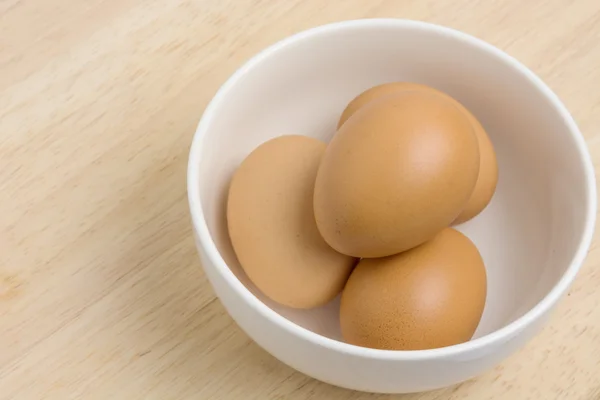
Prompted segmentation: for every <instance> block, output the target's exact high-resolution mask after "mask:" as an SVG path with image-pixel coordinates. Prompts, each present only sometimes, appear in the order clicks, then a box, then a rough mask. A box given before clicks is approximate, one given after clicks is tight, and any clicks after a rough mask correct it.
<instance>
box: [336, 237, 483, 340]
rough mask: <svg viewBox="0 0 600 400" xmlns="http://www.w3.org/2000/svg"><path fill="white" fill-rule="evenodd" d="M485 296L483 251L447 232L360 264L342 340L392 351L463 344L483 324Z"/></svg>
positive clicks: (343, 312)
mask: <svg viewBox="0 0 600 400" xmlns="http://www.w3.org/2000/svg"><path fill="white" fill-rule="evenodd" d="M486 291H487V282H486V272H485V266H484V265H483V260H482V259H481V256H480V254H479V251H478V250H477V248H476V247H475V245H474V244H473V243H472V242H471V241H470V240H469V239H468V238H467V237H466V236H464V235H463V234H462V233H460V232H458V231H456V230H454V229H452V228H447V229H444V230H443V231H442V232H440V233H439V234H438V235H437V236H436V237H435V238H434V239H432V240H430V241H428V242H426V243H424V244H422V245H421V246H418V247H415V248H414V249H411V250H408V251H406V252H404V253H400V254H397V255H394V256H390V257H384V258H375V259H363V260H361V261H360V262H359V263H358V265H357V266H356V268H355V269H354V272H353V273H352V275H350V279H349V280H348V283H347V284H346V287H345V289H344V291H343V293H342V301H341V308H340V323H341V328H342V336H343V338H344V340H345V341H346V342H348V343H350V344H354V345H358V346H363V347H371V348H375V349H388V350H424V349H434V348H438V347H445V346H451V345H455V344H459V343H463V342H466V341H468V340H470V339H471V337H472V336H473V333H474V332H475V329H476V328H477V325H478V324H479V321H480V319H481V315H482V313H483V308H484V305H485V298H486Z"/></svg>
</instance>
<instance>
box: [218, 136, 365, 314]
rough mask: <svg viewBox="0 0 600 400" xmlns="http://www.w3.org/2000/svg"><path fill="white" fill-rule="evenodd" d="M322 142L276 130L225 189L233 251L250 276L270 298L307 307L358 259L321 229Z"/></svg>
mask: <svg viewBox="0 0 600 400" xmlns="http://www.w3.org/2000/svg"><path fill="white" fill-rule="evenodd" d="M325 147H326V145H325V143H323V142H321V141H319V140H317V139H313V138H308V137H304V136H297V135H290V136H281V137H279V138H276V139H272V140H270V141H268V142H265V143H263V144H262V145H260V146H259V147H257V148H256V149H255V150H254V151H253V152H252V153H251V154H250V155H249V156H248V157H247V158H246V159H245V160H244V161H243V162H242V164H241V165H240V166H239V168H238V169H237V171H236V172H235V174H234V176H233V179H232V181H231V185H230V188H229V196H228V200H227V224H228V229H229V236H230V238H231V242H232V244H233V248H234V250H235V253H236V255H237V257H238V259H239V261H240V264H241V265H242V267H243V269H244V271H245V272H246V274H247V275H248V277H249V278H250V280H251V281H252V282H253V283H254V284H255V285H256V286H257V287H258V288H259V289H260V290H261V291H262V292H263V293H264V294H265V295H267V296H268V297H269V298H271V299H272V300H274V301H276V302H278V303H281V304H283V305H286V306H289V307H294V308H312V307H317V306H320V305H323V304H325V303H327V302H328V301H330V300H331V299H333V298H334V297H335V296H336V295H337V294H338V293H339V292H340V291H341V290H342V288H343V287H344V284H345V283H346V280H347V278H348V276H349V274H350V272H351V270H352V268H353V266H354V265H355V263H356V262H355V260H354V259H353V258H351V257H348V256H346V255H343V254H340V253H338V252H336V251H335V250H333V249H332V248H331V247H329V246H328V245H327V244H326V243H325V241H323V239H322V238H321V236H320V235H319V232H318V231H317V227H316V224H315V219H314V212H313V202H312V198H313V188H314V182H315V176H316V174H317V168H318V167H319V163H320V161H321V158H322V156H323V152H324V151H325Z"/></svg>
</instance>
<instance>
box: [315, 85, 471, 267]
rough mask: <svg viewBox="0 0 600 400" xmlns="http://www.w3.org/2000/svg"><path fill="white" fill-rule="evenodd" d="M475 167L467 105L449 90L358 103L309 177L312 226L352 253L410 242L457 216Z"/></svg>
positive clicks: (386, 250) (376, 253) (378, 252)
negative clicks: (313, 176)
mask: <svg viewBox="0 0 600 400" xmlns="http://www.w3.org/2000/svg"><path fill="white" fill-rule="evenodd" d="M478 172H479V147H478V143H477V138H476V137H475V134H474V133H473V128H472V126H471V123H470V121H469V119H468V118H467V116H466V115H465V113H464V112H462V110H460V109H459V108H457V107H456V106H455V103H454V102H452V101H450V100H449V99H448V97H447V96H442V95H439V94H437V93H434V92H431V91H423V90H412V91H399V92H398V93H396V94H394V95H393V96H386V97H384V98H381V99H376V100H374V101H372V102H369V103H368V104H366V105H365V106H363V107H361V108H360V109H359V110H358V111H356V112H355V113H354V114H353V115H352V116H351V117H350V118H349V119H348V120H347V121H346V122H345V123H344V124H343V125H342V126H341V127H340V129H339V130H338V132H337V133H336V135H335V136H334V137H333V139H332V141H331V143H330V144H329V146H328V147H327V150H326V152H325V155H324V157H323V161H322V163H321V166H320V167H319V171H318V174H317V179H316V182H315V194H314V210H315V217H316V221H317V227H318V228H319V231H320V233H321V235H322V236H323V238H324V239H325V241H326V242H327V243H328V244H329V245H330V246H331V247H333V248H334V249H336V250H337V251H339V252H340V253H344V254H348V255H351V256H354V257H384V256H389V255H392V254H396V253H399V252H402V251H405V250H408V249H410V248H412V247H415V246H417V245H419V244H421V243H423V242H425V241H426V240H429V239H431V238H433V236H435V235H436V234H437V233H438V232H440V231H441V230H442V229H444V228H445V227H447V226H448V225H450V224H451V223H452V221H454V220H455V219H456V217H457V216H458V215H459V213H460V212H461V211H462V210H463V209H464V207H465V205H466V203H467V200H468V199H469V197H470V196H471V193H472V192H473V188H474V186H475V182H476V180H477V175H478Z"/></svg>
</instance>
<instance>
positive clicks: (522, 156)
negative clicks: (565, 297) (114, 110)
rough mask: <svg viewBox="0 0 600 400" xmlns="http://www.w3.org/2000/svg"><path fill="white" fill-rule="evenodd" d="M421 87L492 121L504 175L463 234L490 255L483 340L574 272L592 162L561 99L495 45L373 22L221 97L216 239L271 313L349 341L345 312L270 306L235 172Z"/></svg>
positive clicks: (292, 44)
mask: <svg viewBox="0 0 600 400" xmlns="http://www.w3.org/2000/svg"><path fill="white" fill-rule="evenodd" d="M392 81H413V82H418V83H424V84H427V85H431V86H433V87H436V88H438V89H440V90H443V91H445V92H447V93H448V94H450V95H452V96H454V97H455V98H456V99H457V100H459V101H460V102H462V103H463V104H464V105H465V106H466V107H467V108H468V109H470V110H471V112H473V114H474V115H475V116H476V117H477V118H478V119H479V120H480V121H481V123H482V124H483V126H484V127H485V129H486V130H487V132H488V134H489V135H490V137H491V140H492V142H493V143H494V146H495V149H496V152H497V156H498V162H499V169H500V178H499V183H498V188H497V191H496V194H495V196H494V198H493V200H492V202H491V204H490V205H489V206H488V207H487V208H486V210H485V211H484V212H483V213H482V214H480V215H479V216H477V217H476V218H475V219H473V220H471V221H469V222H467V223H465V224H463V225H461V226H459V227H458V228H459V229H460V230H461V231H462V232H464V233H465V234H466V235H467V236H469V237H470V238H471V239H472V240H473V242H474V243H475V244H476V245H477V247H478V248H479V250H480V252H481V254H482V256H483V258H484V261H485V265H486V268H487V273H488V297H487V302H486V307H485V311H484V315H483V318H482V321H481V323H480V326H479V328H478V330H477V332H476V333H475V337H478V336H482V335H485V334H488V333H490V332H492V331H494V330H497V329H499V328H501V327H503V326H505V325H506V324H508V323H510V322H512V321H514V320H515V319H517V318H519V317H520V316H522V315H523V314H524V313H526V312H527V311H528V310H530V309H531V308H532V307H533V306H534V305H535V304H537V303H538V302H539V301H540V300H541V299H542V298H543V297H544V296H545V295H546V294H547V293H548V292H549V291H550V290H551V289H552V287H553V286H554V285H555V284H556V283H557V282H558V280H559V279H560V277H561V276H562V275H563V274H564V272H565V271H566V269H567V268H568V266H569V264H570V262H571V260H572V258H573V256H574V254H575V252H576V250H577V248H578V246H579V242H580V240H581V237H582V234H583V231H584V225H585V217H586V215H585V210H586V209H587V207H588V204H587V201H588V200H587V197H586V194H587V187H586V180H585V176H586V175H585V170H584V163H583V161H582V156H581V153H580V151H579V149H578V147H577V145H576V141H575V139H574V137H573V135H572V134H571V133H570V132H569V127H568V121H566V120H565V119H564V118H563V117H562V116H561V114H560V113H559V112H558V111H557V108H556V104H554V103H553V102H552V99H551V94H549V92H548V91H547V89H545V88H543V87H541V86H540V85H539V84H538V83H536V81H535V80H532V79H531V76H530V74H529V73H528V72H527V71H526V70H524V69H523V68H522V67H520V66H519V65H518V64H517V63H516V62H514V61H513V60H511V59H509V58H508V57H505V56H503V55H501V54H500V53H499V52H498V51H497V50H495V49H492V48H491V47H490V46H486V45H483V44H482V43H481V42H479V41H477V40H473V39H470V38H467V37H466V36H465V35H461V34H458V33H454V32H452V31H449V30H443V29H436V28H433V27H431V26H428V25H425V24H411V23H405V24H401V23H392V22H390V23H379V24H377V23H373V24H357V25H352V26H338V27H334V28H331V29H322V30H318V31H314V32H309V33H305V34H301V35H299V36H296V37H294V38H293V39H290V40H287V41H285V42H283V43H279V44H277V45H275V46H274V47H272V48H270V49H268V50H267V51H265V52H263V53H261V54H260V55H259V56H257V57H256V58H255V59H253V60H252V61H251V62H250V63H249V64H247V65H246V66H244V67H243V68H242V70H241V71H239V72H238V73H237V74H236V75H235V77H234V78H232V80H230V82H228V84H227V85H226V86H225V87H224V88H223V89H222V90H221V91H220V93H219V94H218V95H217V96H216V98H215V99H214V101H213V104H212V107H211V109H210V113H208V112H207V114H206V115H205V116H204V117H203V118H205V119H206V121H204V122H205V126H206V127H207V129H206V130H205V132H204V133H203V134H204V138H203V144H202V146H201V148H200V150H199V151H200V152H201V155H200V157H199V159H200V162H199V165H198V166H197V168H199V171H200V173H199V183H198V184H199V190H200V196H201V203H202V208H203V212H204V216H205V218H206V222H207V225H208V228H209V230H210V232H211V235H212V238H213V240H214V242H215V244H216V246H217V248H218V250H219V252H220V254H221V256H222V257H223V259H224V260H225V262H226V264H227V265H228V266H229V267H230V268H231V270H232V271H233V272H234V273H235V275H236V276H237V277H238V279H239V280H240V281H241V282H242V283H243V284H244V285H245V286H246V287H247V288H248V289H249V290H250V291H251V292H252V293H254V294H255V295H256V296H257V297H258V298H259V299H261V300H262V301H263V302H264V303H265V304H266V305H267V306H268V307H270V308H272V309H274V310H275V311H277V312H278V313H279V314H281V315H283V316H284V317H285V318H287V319H289V320H291V321H293V322H295V323H296V324H298V325H301V326H303V327H305V328H307V329H309V330H312V331H314V332H316V333H319V334H322V335H324V336H327V337H330V338H333V339H339V338H340V333H339V321H338V315H337V312H338V307H339V301H338V300H336V301H334V302H332V303H331V304H329V305H327V306H325V307H323V308H321V309H316V310H309V311H298V310H292V309H288V308H286V307H282V306H279V305H277V304H275V303H273V302H271V301H270V300H269V299H267V298H266V297H265V296H264V295H262V293H260V291H258V290H257V289H256V287H255V286H254V285H253V284H252V283H251V282H250V281H249V280H248V278H247V277H246V275H245V274H244V272H243V270H242V268H241V267H240V265H239V263H238V261H237V259H236V257H235V254H234V252H233V250H232V247H231V244H230V242H229V239H228V235H227V229H226V221H225V200H226V192H227V188H228V184H229V181H230V178H231V176H232V173H233V172H234V171H235V169H236V167H237V166H238V165H239V163H240V162H241V161H242V160H243V158H244V157H245V156H246V155H247V154H248V153H249V152H250V151H252V150H253V149H254V148H255V147H256V146H258V145H259V144H260V143H262V142H264V141H266V140H268V139H271V138H273V137H276V136H280V135H285V134H303V135H308V136H313V137H316V138H319V139H322V140H324V141H328V140H329V139H330V138H331V136H332V135H333V134H334V131H335V126H336V123H337V120H338V118H339V116H340V114H341V112H342V110H343V109H344V107H345V106H346V104H347V103H348V102H349V101H350V100H351V99H352V98H353V97H354V96H356V95H357V94H359V93H360V92H361V91H363V90H365V89H367V88H369V87H371V86H374V85H377V84H380V83H384V82H392Z"/></svg>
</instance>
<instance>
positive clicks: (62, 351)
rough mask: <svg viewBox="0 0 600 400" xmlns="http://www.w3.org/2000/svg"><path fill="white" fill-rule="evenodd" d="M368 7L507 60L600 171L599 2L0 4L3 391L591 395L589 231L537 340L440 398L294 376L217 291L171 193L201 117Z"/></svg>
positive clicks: (595, 308) (598, 380)
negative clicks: (275, 54)
mask: <svg viewBox="0 0 600 400" xmlns="http://www.w3.org/2000/svg"><path fill="white" fill-rule="evenodd" d="M376 16H385V17H405V18H412V19H421V20H426V21H431V22H436V23H440V24H443V25H447V26H451V27H454V28H458V29H460V30H463V31H465V32H468V33H470V34H473V35H476V36H478V37H480V38H482V39H484V40H487V41H489V42H490V43H492V44H494V45H496V46H498V47H499V48H501V49H503V50H505V51H507V52H508V53H510V54H512V55H513V56H515V57H517V58H518V59H519V60H521V61H522V62H523V63H525V64H526V65H527V66H529V67H530V68H531V69H532V70H533V71H534V72H536V73H537V74H539V75H540V76H541V77H542V78H543V79H544V80H545V81H546V82H547V83H548V84H549V85H550V87H552V88H553V89H554V90H555V91H556V92H557V93H558V95H559V96H560V97H561V98H562V99H563V101H564V102H565V104H566V105H567V107H568V108H569V109H570V110H571V112H572V113H573V115H574V117H575V119H576V120H577V121H578V123H579V124H580V127H581V130H582V131H583V134H584V135H585V137H586V139H587V141H588V145H589V147H590V151H591V152H592V155H593V157H594V160H595V162H596V165H599V164H600V132H599V129H600V67H599V66H598V65H599V64H600V2H598V0H578V1H570V0H527V1H524V0H479V1H473V0H453V1H426V0H402V1H400V0H395V1H394V0H387V1H385V0H369V1H366V0H344V1H330V2H325V1H321V0H302V1H301V0H281V1H267V0H196V1H191V0H189V1H185V0H85V1H75V0H71V1H68V0H0V206H1V208H0V210H1V212H0V399H2V400H6V399H19V400H20V399H56V400H58V399H60V400H65V399H102V400H107V399H127V400H135V399H161V400H163V399H240V400H241V399H244V400H247V399H248V400H249V399H290V400H300V399H333V400H335V399H402V400H414V399H421V400H433V399H473V400H475V399H477V400H485V399H503V398H511V399H544V400H550V399H581V400H592V399H600V289H598V288H599V287H600V270H599V267H600V247H599V242H598V240H596V241H595V242H594V244H593V246H592V249H591V252H590V254H589V257H588V259H587V261H586V264H585V266H584V268H583V270H582V272H581V274H580V275H579V277H578V278H577V280H576V282H575V284H574V286H573V287H572V289H571V291H570V293H569V295H568V296H566V297H565V298H564V299H563V301H562V302H561V303H560V305H559V307H558V310H557V312H556V313H555V314H554V317H553V319H552V320H551V323H550V324H549V326H548V327H547V328H546V329H545V330H544V331H543V332H542V333H541V334H540V335H539V336H537V337H536V338H535V339H534V340H533V341H532V342H531V343H530V344H529V345H527V346H526V347H525V348H524V349H523V350H522V351H520V352H519V353H517V354H516V355H514V356H512V357H511V358H509V359H508V360H506V361H505V362H504V363H503V364H502V365H500V366H499V367H497V368H496V369H495V370H493V371H491V372H489V373H487V374H485V375H483V376H481V377H479V378H477V379H474V380H472V381H469V382H467V383H464V384H462V385H460V386H457V387H453V388H449V389H445V390H441V391H437V392H430V393H424V394H416V395H407V396H397V397H396V396H389V397H388V396H383V395H369V394H364V393H358V392H351V391H348V390H343V389H339V388H335V387H332V386H329V385H327V384H324V383H320V382H317V381H315V380H313V379H310V378H307V377H306V376H304V375H302V374H300V373H297V372H295V371H293V370H292V369H290V368H288V367H286V366H285V365H283V364H281V363H280V362H279V361H277V360H276V359H274V358H273V357H271V356H270V355H268V354H267V353H265V352H264V351H263V350H261V349H260V348H259V347H258V346H257V345H255V344H254V343H253V342H251V341H250V340H249V339H248V337H247V336H246V335H245V334H244V333H243V332H242V331H241V330H240V329H239V328H238V327H237V326H236V325H235V323H234V322H233V321H232V320H231V318H229V316H228V315H227V314H226V313H225V311H224V309H223V307H222V306H221V304H220V303H219V301H217V300H216V299H215V296H214V294H213V292H212V290H211V288H210V286H209V284H208V282H207V280H206V278H205V276H204V274H203V272H202V269H201V267H200V264H199V261H198V258H197V256H196V251H195V249H194V245H193V240H192V235H191V227H190V220H189V216H188V210H187V200H186V188H185V178H186V177H185V175H186V162H187V153H188V148H189V146H190V143H191V139H192V135H193V133H194V130H195V127H196V124H197V122H198V120H199V118H200V115H201V113H202V110H203V108H204V107H205V105H206V104H207V102H208V101H209V100H210V98H211V97H212V95H213V94H214V93H215V91H216V90H217V88H218V87H219V86H220V84H221V83H222V82H223V81H224V80H225V79H226V78H227V77H228V76H229V75H230V74H231V73H232V72H233V71H234V70H235V69H236V68H237V67H239V66H240V65H241V64H242V63H243V62H244V61H245V60H246V59H248V58H249V57H250V56H251V55H252V54H254V53H255V52H257V51H258V50H260V49H262V48H263V47H265V46H267V45H269V44H271V43H273V42H274V41H276V40H278V39H281V38H283V37H285V36H288V35H289V34H291V33H294V32H297V31H299V30H303V29H305V28H309V27H312V26H315V25H320V24H323V23H327V22H332V21H339V20H343V19H351V18H363V17H376Z"/></svg>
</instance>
